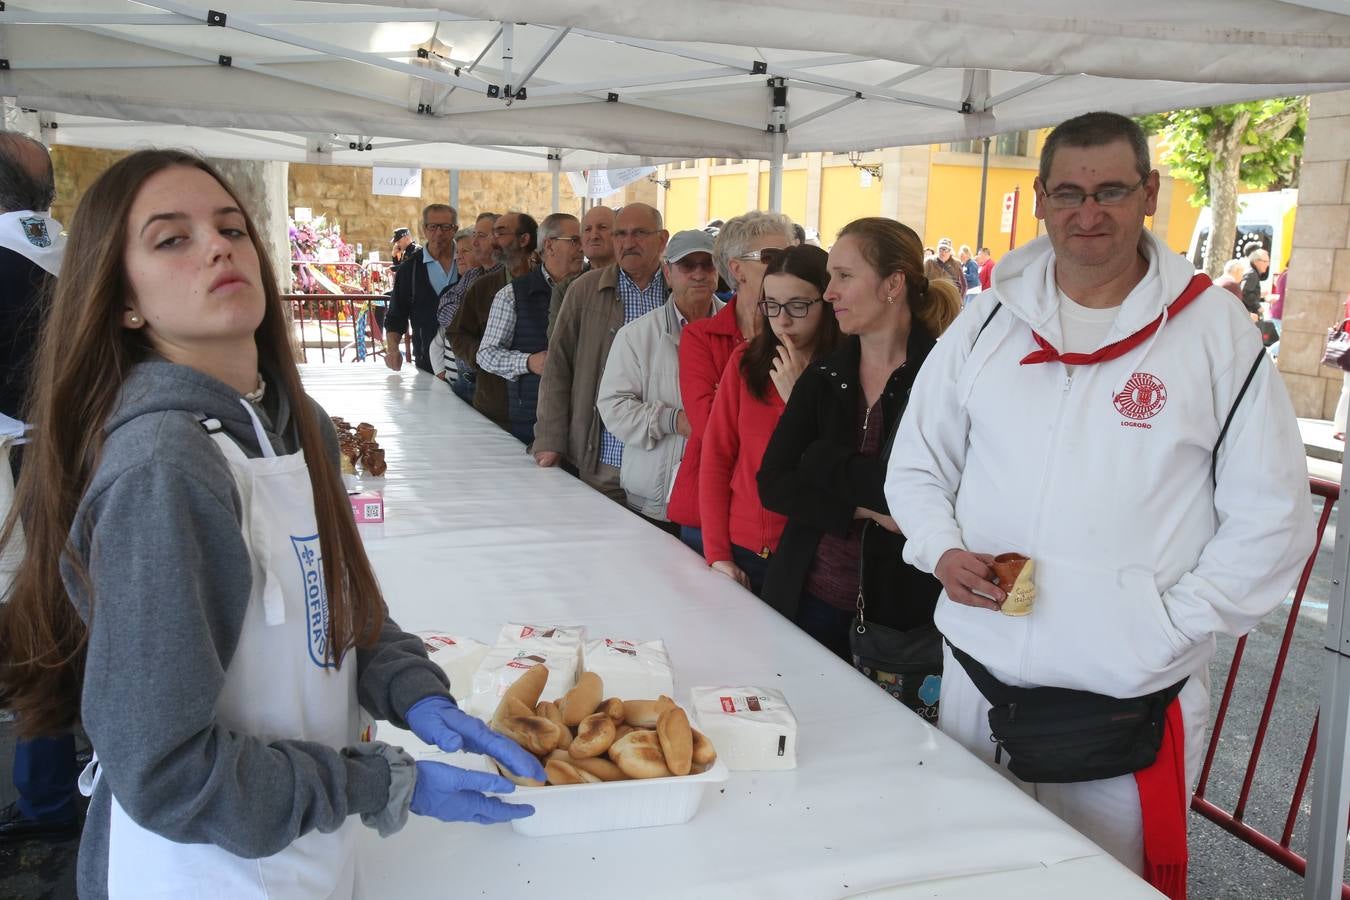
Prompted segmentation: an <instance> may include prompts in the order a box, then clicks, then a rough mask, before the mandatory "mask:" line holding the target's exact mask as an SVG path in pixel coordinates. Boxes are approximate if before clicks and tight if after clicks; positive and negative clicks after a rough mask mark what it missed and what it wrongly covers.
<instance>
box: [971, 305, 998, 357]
mask: <svg viewBox="0 0 1350 900" xmlns="http://www.w3.org/2000/svg"><path fill="white" fill-rule="evenodd" d="M1002 307H1003V301H1001V300H995V301H994V308H993V309H991V310H989V317H988V318H987V319H985V320H984V324H983V325H981V326H980V330H979V331H977V332H975V340H973V341H971V342H970V349H972V350H974V349H975V345H976V344H978V343H979V342H980V335H982V334H984V330H985V329H986V328H988V327H989V323H990V322H992V321H994V316H996V315H998V311H999V310H1000V309H1001V308H1002Z"/></svg>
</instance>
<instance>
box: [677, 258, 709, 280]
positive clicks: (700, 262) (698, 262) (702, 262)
mask: <svg viewBox="0 0 1350 900" xmlns="http://www.w3.org/2000/svg"><path fill="white" fill-rule="evenodd" d="M674 266H675V268H677V269H679V270H680V271H681V272H683V273H684V274H686V275H688V274H690V273H691V272H697V271H698V270H699V269H702V270H703V271H705V272H716V271H717V266H716V265H715V264H714V263H713V261H712V260H711V259H692V258H690V257H688V256H685V257H682V258H681V259H677V260H676V261H675V263H674Z"/></svg>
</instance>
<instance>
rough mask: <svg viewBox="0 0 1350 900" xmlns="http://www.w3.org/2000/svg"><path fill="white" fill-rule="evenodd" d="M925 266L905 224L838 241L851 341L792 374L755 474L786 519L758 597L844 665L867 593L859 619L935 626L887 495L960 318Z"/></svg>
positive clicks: (837, 309)
mask: <svg viewBox="0 0 1350 900" xmlns="http://www.w3.org/2000/svg"><path fill="white" fill-rule="evenodd" d="M923 265H924V264H923V244H922V242H921V241H920V240H919V236H918V235H917V234H915V233H914V232H913V231H912V230H911V229H909V228H907V227H906V226H904V225H901V224H900V223H898V222H895V221H892V220H890V219H882V218H868V219H859V220H857V221H855V222H852V223H850V224H849V225H847V226H846V227H845V228H844V230H843V231H841V232H840V233H839V239H838V241H836V242H835V245H834V247H833V248H832V249H831V250H830V254H829V284H828V286H827V288H826V290H825V291H824V299H825V301H826V302H827V303H828V304H830V306H832V307H833V311H834V314H835V317H836V318H837V319H838V322H839V328H840V330H841V331H842V332H843V333H844V335H845V337H844V338H843V340H842V342H841V344H840V346H839V347H838V348H837V349H836V350H835V351H834V352H833V353H831V354H829V355H828V356H825V357H823V358H822V359H821V360H820V362H818V363H816V364H815V365H812V366H811V367H810V368H808V369H807V370H806V371H805V372H804V373H802V376H801V378H800V379H798V381H797V384H796V386H795V387H794V389H793V391H792V396H791V399H790V401H789V402H788V404H787V409H786V411H785V412H784V413H783V416H782V419H781V420H780V421H779V422H778V427H777V428H776V429H775V430H774V433H773V436H772V438H771V439H770V441H769V443H768V447H767V449H766V451H765V454H764V461H763V464H762V466H761V467H760V471H759V495H760V498H761V500H762V501H763V503H764V505H765V506H766V507H767V508H768V509H770V510H773V511H775V512H776V513H778V514H781V515H784V516H786V517H787V527H786V529H785V530H784V532H783V536H782V541H781V543H780V545H779V552H778V553H776V554H774V556H773V559H772V560H771V561H770V564H769V571H768V575H767V578H766V581H765V585H764V593H763V597H764V599H765V601H766V602H768V603H769V604H770V605H772V606H773V607H774V608H775V609H777V610H778V611H779V612H781V613H782V614H783V615H785V616H787V617H788V618H789V619H792V620H793V621H794V622H796V623H797V624H798V625H799V626H800V627H801V628H802V629H803V630H804V631H806V632H807V633H808V634H810V635H811V636H812V637H814V638H815V639H816V640H818V641H819V642H820V643H821V644H823V645H825V646H826V647H827V648H829V649H830V650H831V651H833V652H834V653H835V654H837V655H838V656H840V657H841V658H843V659H845V660H849V661H851V660H852V653H851V651H850V647H849V633H850V622H851V620H852V619H853V617H854V615H855V614H856V613H857V609H858V602H859V593H860V589H862V593H863V594H864V599H865V606H866V611H865V619H866V620H867V621H871V622H876V623H880V624H884V625H888V626H891V627H893V628H896V629H898V630H901V631H905V630H909V629H913V628H916V627H919V626H922V625H925V624H931V622H932V619H933V607H934V605H935V604H936V602H937V597H938V592H939V591H940V590H941V586H940V585H939V584H938V582H937V580H936V579H934V578H933V577H932V576H930V575H927V574H925V573H923V572H920V571H919V570H917V569H915V568H913V567H911V566H909V565H907V564H905V563H904V562H903V561H902V560H901V558H900V551H901V549H902V548H903V546H904V540H905V538H904V536H903V535H902V534H900V532H899V528H898V527H897V526H896V524H895V520H894V519H893V518H892V517H891V515H890V510H889V509H888V507H887V505H886V497H885V495H884V493H883V491H882V486H883V483H884V481H885V476H886V460H887V457H888V456H889V453H890V442H891V440H892V439H893V437H894V434H895V430H896V427H897V425H898V424H899V422H900V417H901V416H902V415H903V413H904V410H905V403H906V401H907V399H908V397H909V389H910V386H911V385H912V384H913V383H914V378H915V376H916V375H917V374H918V371H919V367H920V366H921V365H923V361H924V358H925V357H926V356H927V355H928V352H929V351H930V350H931V349H932V348H933V345H934V343H935V341H936V338H937V337H938V336H939V335H940V334H941V333H942V332H943V330H945V329H946V327H947V326H948V325H949V324H950V323H951V322H952V320H953V319H955V318H956V314H957V313H958V312H960V310H961V295H960V294H959V292H958V291H957V288H956V286H955V285H953V284H952V283H951V282H950V281H947V280H946V279H934V280H932V281H929V280H928V279H927V278H926V277H924V274H923ZM860 572H861V575H860ZM867 674H869V675H872V677H873V678H874V680H878V681H881V682H882V683H883V686H884V687H887V688H888V689H891V690H892V692H893V693H894V692H896V691H898V690H899V686H898V684H897V683H896V682H894V681H891V682H886V681H885V679H888V678H890V677H891V676H893V675H894V674H895V673H885V672H883V673H874V672H869V673H867ZM934 700H935V701H936V698H934Z"/></svg>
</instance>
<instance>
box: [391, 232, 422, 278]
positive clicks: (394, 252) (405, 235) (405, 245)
mask: <svg viewBox="0 0 1350 900" xmlns="http://www.w3.org/2000/svg"><path fill="white" fill-rule="evenodd" d="M389 244H390V250H389V258H390V259H391V260H393V262H394V266H395V268H397V267H398V266H399V265H400V264H402V262H403V261H404V260H405V259H407V258H408V254H409V253H412V252H413V251H414V250H416V249H417V241H415V240H413V236H412V232H411V231H409V230H408V229H406V228H395V229H394V236H393V237H391V238H390V239H389Z"/></svg>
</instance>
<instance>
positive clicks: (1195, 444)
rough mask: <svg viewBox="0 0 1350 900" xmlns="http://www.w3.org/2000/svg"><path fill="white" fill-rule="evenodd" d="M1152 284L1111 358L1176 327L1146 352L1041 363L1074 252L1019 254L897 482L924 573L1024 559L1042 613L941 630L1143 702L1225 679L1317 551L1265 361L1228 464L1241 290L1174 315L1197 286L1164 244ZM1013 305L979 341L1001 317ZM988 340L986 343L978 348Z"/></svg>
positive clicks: (946, 606) (950, 336)
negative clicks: (1218, 661)
mask: <svg viewBox="0 0 1350 900" xmlns="http://www.w3.org/2000/svg"><path fill="white" fill-rule="evenodd" d="M1140 249H1141V251H1142V252H1143V253H1144V255H1145V257H1146V258H1147V259H1148V262H1149V266H1148V273H1147V274H1146V275H1145V276H1144V279H1143V280H1142V281H1141V282H1140V283H1139V284H1138V286H1136V287H1135V289H1134V290H1133V291H1131V293H1130V295H1129V296H1128V297H1126V298H1125V301H1124V303H1123V304H1122V305H1121V307H1120V312H1119V314H1118V315H1117V317H1116V321H1115V324H1114V325H1113V326H1112V329H1111V331H1110V333H1109V334H1108V335H1107V337H1106V339H1105V342H1104V343H1103V346H1107V345H1110V344H1113V343H1115V342H1116V341H1119V340H1122V339H1124V338H1127V337H1129V336H1130V335H1133V334H1135V333H1136V332H1138V331H1139V330H1140V329H1142V328H1144V327H1145V326H1146V325H1148V324H1149V323H1150V322H1152V321H1153V320H1154V319H1157V318H1159V316H1162V324H1161V326H1160V327H1159V328H1158V329H1157V330H1156V331H1155V332H1154V333H1153V335H1152V336H1151V337H1150V338H1149V339H1147V340H1145V341H1143V342H1142V343H1141V344H1139V345H1138V346H1136V347H1134V348H1133V349H1131V350H1129V351H1128V352H1126V353H1125V354H1124V355H1122V356H1120V357H1118V358H1115V359H1112V360H1108V361H1104V362H1100V363H1096V364H1092V365H1080V366H1075V367H1073V369H1072V371H1070V370H1069V369H1068V368H1066V366H1065V365H1064V364H1063V363H1061V362H1058V361H1054V362H1045V363H1039V364H1025V365H1024V364H1022V360H1023V358H1024V357H1026V356H1027V354H1029V353H1031V352H1033V351H1035V350H1036V349H1037V344H1036V342H1035V340H1034V338H1033V337H1032V330H1033V329H1034V330H1035V331H1036V332H1037V333H1038V334H1040V335H1041V336H1042V337H1043V338H1044V339H1045V340H1046V341H1048V343H1049V344H1050V345H1052V346H1053V347H1056V348H1063V343H1062V335H1061V331H1060V320H1059V300H1058V294H1057V289H1056V286H1055V280H1054V251H1053V249H1052V248H1051V245H1050V242H1049V239H1048V238H1040V239H1038V240H1036V241H1033V242H1032V243H1030V244H1028V245H1026V246H1025V247H1022V248H1020V249H1019V250H1017V251H1015V252H1013V253H1010V254H1008V255H1007V256H1005V257H1004V258H1003V259H1002V260H1000V261H999V264H998V267H997V269H995V276H994V277H995V281H994V286H993V289H992V290H990V291H986V292H984V293H983V294H980V295H979V296H978V297H977V298H976V299H975V301H974V302H972V303H971V304H970V306H969V307H968V308H967V309H966V310H965V311H964V313H962V315H961V316H960V318H958V319H957V321H956V322H955V323H954V325H953V326H952V327H951V328H950V329H949V330H948V331H947V332H946V334H945V335H943V338H942V340H940V341H938V344H937V347H936V348H935V349H934V351H933V353H932V355H930V356H929V358H928V360H927V361H926V362H925V364H924V367H923V369H922V371H920V373H919V376H918V379H917V381H916V382H915V385H914V391H913V395H912V397H911V399H910V403H909V408H908V410H907V412H906V414H905V417H904V419H903V420H902V421H901V425H900V431H899V435H898V437H897V440H896V444H895V449H894V452H893V453H892V454H891V458H890V467H889V471H888V473H887V478H886V498H887V500H888V502H889V504H890V509H891V514H892V515H893V516H894V517H895V519H896V521H897V522H898V523H899V524H900V527H901V528H902V529H903V530H904V532H905V534H906V535H908V537H909V540H908V542H907V543H906V545H905V551H904V555H905V559H906V561H908V562H910V563H912V564H913V565H915V566H917V567H918V568H920V569H923V570H924V571H927V572H931V571H933V569H934V567H935V566H936V565H937V562H938V559H939V558H940V557H941V556H942V554H943V553H944V552H946V551H947V550H950V549H951V548H953V547H956V548H964V549H967V550H971V551H974V552H980V553H992V554H998V553H1005V552H1009V551H1016V552H1019V553H1024V554H1026V555H1027V556H1029V557H1031V558H1032V559H1033V560H1034V561H1035V582H1036V590H1037V597H1036V604H1035V608H1034V609H1033V610H1032V612H1031V614H1030V615H1027V616H1025V617H1022V618H1014V617H1011V616H1004V615H1000V614H999V613H997V612H993V611H990V610H987V609H978V608H975V607H970V606H964V605H960V604H957V603H953V602H952V601H951V600H950V599H949V598H948V597H947V595H946V594H945V593H944V594H943V595H942V597H941V599H940V600H939V601H938V606H937V611H936V614H935V618H936V622H937V625H938V627H939V629H941V631H942V633H943V634H944V635H945V636H946V637H947V639H948V640H950V641H951V642H952V643H953V644H955V645H956V646H958V647H960V648H961V649H963V650H965V651H966V652H967V653H969V654H970V655H971V656H973V657H975V658H976V659H978V660H979V661H981V662H982V663H984V664H985V665H986V666H987V667H988V668H989V669H990V670H991V671H992V672H993V673H994V674H995V676H997V677H998V678H1000V679H1001V680H1003V681H1005V682H1007V683H1010V684H1019V685H1027V684H1032V685H1049V686H1056V687H1067V688H1078V689H1083V690H1091V691H1096V692H1098V693H1102V694H1107V695H1111V696H1115V697H1131V696H1137V695H1140V694H1144V693H1148V692H1151V691H1154V690H1157V689H1159V688H1162V687H1165V686H1167V685H1170V684H1173V683H1175V682H1177V681H1178V680H1180V679H1181V678H1182V677H1184V676H1188V675H1191V674H1194V673H1196V672H1198V671H1200V670H1201V669H1203V668H1204V667H1205V665H1206V664H1207V663H1208V661H1209V659H1210V657H1211V656H1212V655H1213V652H1214V635H1215V634H1217V633H1220V632H1223V633H1226V634H1232V635H1239V634H1244V633H1246V632H1247V631H1249V630H1250V629H1251V628H1252V627H1253V626H1255V625H1256V623H1257V622H1259V621H1260V620H1261V618H1262V617H1264V616H1265V615H1266V614H1267V613H1268V612H1270V611H1271V610H1272V609H1273V608H1274V607H1276V606H1278V605H1279V604H1280V602H1281V601H1282V600H1284V598H1285V596H1286V595H1287V593H1288V591H1289V590H1290V588H1291V587H1292V585H1293V584H1294V580H1295V577H1296V575H1297V573H1298V570H1299V568H1300V567H1301V566H1302V565H1303V563H1304V561H1305V560H1306V559H1307V558H1308V554H1309V553H1310V552H1311V551H1312V547H1313V535H1314V528H1313V520H1312V513H1311V507H1310V501H1309V495H1308V476H1307V469H1306V462H1305V458H1304V449H1303V444H1302V440H1301V439H1300V437H1299V432H1298V424H1297V421H1296V419H1295V418H1294V411H1293V408H1292V406H1291V405H1290V402H1289V396H1288V394H1287V392H1286V391H1285V387H1284V383H1283V382H1282V381H1281V379H1280V377H1279V375H1278V373H1277V372H1276V371H1275V368H1274V366H1272V365H1271V364H1270V362H1269V360H1267V359H1265V358H1264V357H1263V356H1262V357H1261V359H1260V362H1259V364H1258V365H1257V368H1256V373H1255V376H1254V378H1253V379H1252V381H1251V384H1250V386H1249V387H1248V389H1247V392H1246V394H1245V396H1244V397H1243V399H1242V401H1241V404H1240V405H1239V406H1238V408H1237V412H1236V415H1235V417H1234V419H1233V423H1232V425H1231V427H1230V428H1229V431H1228V433H1227V435H1226V436H1225V437H1224V439H1223V443H1222V446H1221V447H1220V449H1219V453H1218V469H1217V488H1216V487H1215V486H1214V484H1213V483H1212V482H1211V480H1210V454H1211V451H1212V450H1213V449H1214V447H1215V445H1216V443H1217V442H1218V439H1219V433H1220V431H1221V429H1222V428H1223V424H1224V421H1225V419H1226V418H1227V416H1228V413H1229V410H1230V408H1231V407H1232V406H1233V402H1234V400H1235V399H1236V398H1237V396H1238V394H1239V392H1240V390H1241V387H1242V384H1243V382H1244V381H1245V380H1246V379H1247V376H1248V374H1249V373H1250V372H1251V371H1252V366H1253V363H1254V362H1256V360H1257V359H1258V356H1260V355H1261V354H1262V350H1261V339H1260V335H1259V334H1258V332H1257V330H1256V329H1255V328H1253V327H1252V323H1251V320H1250V318H1248V315H1247V312H1246V310H1245V309H1243V308H1242V305H1241V304H1239V303H1236V302H1235V301H1234V300H1233V297H1232V295H1231V294H1229V293H1228V292H1226V291H1224V290H1222V289H1219V288H1213V287H1211V288H1209V289H1207V290H1205V291H1204V292H1203V293H1202V294H1200V296H1198V297H1196V298H1195V300H1194V301H1193V302H1192V303H1190V304H1189V305H1188V306H1186V307H1185V308H1184V309H1182V310H1180V311H1178V312H1177V314H1176V317H1175V318H1170V317H1168V316H1165V315H1163V312H1164V308H1165V307H1166V306H1168V305H1169V304H1170V303H1171V302H1172V301H1173V300H1175V299H1176V298H1177V296H1178V295H1180V294H1181V293H1182V291H1183V290H1184V289H1185V288H1186V286H1187V284H1188V283H1189V281H1190V280H1191V278H1192V276H1193V275H1194V272H1193V270H1192V268H1191V266H1190V264H1189V263H1188V262H1187V261H1186V260H1185V259H1184V258H1183V257H1181V256H1179V255H1177V254H1176V253H1173V252H1171V251H1170V250H1169V249H1168V248H1167V247H1166V246H1165V245H1163V244H1162V243H1160V242H1159V241H1158V240H1157V239H1156V238H1155V237H1153V235H1152V234H1150V233H1148V232H1145V233H1144V235H1143V237H1142V239H1141V241H1140ZM998 302H1001V303H1002V304H1003V305H1002V308H1001V309H999V310H998V312H997V314H995V315H994V317H993V319H992V320H990V322H989V325H988V327H987V328H986V329H985V330H984V333H983V334H982V335H980V337H979V339H978V341H976V333H977V332H978V331H979V329H980V326H981V325H982V324H984V322H985V320H986V319H988V318H989V315H990V312H991V311H992V310H993V308H994V305H995V303H998ZM972 344H973V347H972Z"/></svg>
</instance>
